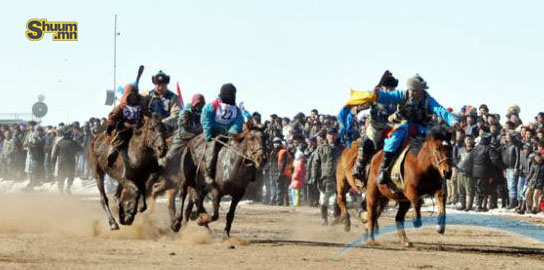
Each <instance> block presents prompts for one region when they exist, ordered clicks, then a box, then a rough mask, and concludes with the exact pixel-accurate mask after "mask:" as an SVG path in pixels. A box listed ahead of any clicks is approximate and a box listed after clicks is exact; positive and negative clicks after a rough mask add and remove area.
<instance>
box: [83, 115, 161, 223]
mask: <svg viewBox="0 0 544 270" xmlns="http://www.w3.org/2000/svg"><path fill="white" fill-rule="evenodd" d="M111 140H112V137H111V136H108V135H106V133H105V132H102V133H100V134H98V135H97V136H96V137H95V138H93V139H92V141H91V145H90V149H89V151H88V154H87V155H88V157H87V158H88V161H89V164H90V167H91V168H92V169H93V171H94V176H95V179H96V185H97V187H98V191H99V193H100V199H101V204H102V208H103V209H104V211H105V212H106V215H107V217H108V223H109V225H110V229H112V230H117V229H119V225H118V224H117V222H116V221H115V218H114V217H113V215H112V213H111V210H110V207H109V202H108V197H107V196H106V192H105V189H104V175H105V174H106V173H107V174H108V175H109V176H111V177H112V178H114V179H115V180H117V182H118V186H117V192H116V194H115V198H116V199H117V200H118V205H119V222H120V223H121V224H122V225H130V224H132V222H133V221H134V217H135V216H136V210H137V209H138V203H139V200H140V198H141V199H142V201H143V202H142V205H141V206H140V208H139V210H140V212H143V211H144V210H145V208H146V204H145V203H146V202H145V194H146V185H145V184H146V181H147V179H148V178H149V175H150V174H151V173H152V172H154V171H156V170H157V169H158V163H157V159H158V158H162V157H164V155H165V154H166V150H167V146H166V142H165V139H164V127H163V125H162V123H161V122H160V121H158V120H156V119H154V118H148V117H145V119H144V125H143V126H142V127H141V128H139V129H136V130H134V133H133V135H132V137H131V139H130V142H129V146H128V149H127V151H126V157H127V160H126V161H127V162H126V163H127V165H128V166H125V164H124V163H123V160H122V155H125V154H124V153H122V154H120V155H119V156H118V157H117V160H116V161H115V163H114V165H113V166H112V167H108V166H107V155H108V150H109V148H110V142H111ZM125 170H126V172H125ZM123 175H125V177H123Z"/></svg>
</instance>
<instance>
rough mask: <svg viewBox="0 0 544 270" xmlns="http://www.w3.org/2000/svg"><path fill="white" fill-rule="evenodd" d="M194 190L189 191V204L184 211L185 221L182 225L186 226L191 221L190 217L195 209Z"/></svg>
mask: <svg viewBox="0 0 544 270" xmlns="http://www.w3.org/2000/svg"><path fill="white" fill-rule="evenodd" d="M193 193H194V192H189V194H188V195H189V197H187V206H186V207H185V210H184V211H183V221H182V222H181V227H186V226H187V223H188V222H189V219H190V218H191V212H192V211H193V207H194V205H195V201H194V200H195V199H196V198H195V197H194V195H193Z"/></svg>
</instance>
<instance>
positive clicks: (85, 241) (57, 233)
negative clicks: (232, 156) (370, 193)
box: [0, 194, 544, 270]
mask: <svg viewBox="0 0 544 270" xmlns="http://www.w3.org/2000/svg"><path fill="white" fill-rule="evenodd" d="M227 207H228V203H223V205H222V210H223V211H226V209H227ZM238 209H239V212H238V215H237V217H236V219H235V221H234V225H233V231H232V236H233V238H231V239H230V240H227V241H222V240H221V237H220V235H221V234H220V232H221V231H222V228H223V226H224V213H222V216H221V219H220V220H219V222H218V223H214V224H212V225H211V228H212V233H210V232H208V231H207V230H206V229H204V228H201V227H198V226H196V225H194V224H191V225H190V226H189V227H188V228H186V229H185V230H183V231H182V232H181V233H178V234H174V233H171V232H170V231H169V229H168V224H167V214H166V209H165V206H164V205H163V204H158V205H156V208H155V211H154V212H153V214H151V215H149V216H144V215H140V216H139V217H138V219H137V220H136V222H135V224H134V225H133V226H131V227H122V228H121V230H120V231H115V232H111V231H109V230H108V229H107V223H106V219H105V215H104V213H103V211H102V209H101V207H100V205H99V203H98V202H97V201H92V200H84V199H83V198H81V197H68V196H65V197H61V196H59V195H37V194H25V195H20V194H19V195H5V194H2V197H1V198H0V243H1V244H0V269H121V268H126V269H129V268H130V269H182V268H183V269H312V270H317V269H349V268H353V269H395V270H397V269H542V267H543V266H542V265H544V244H542V243H540V242H537V241H535V240H531V239H527V238H523V237H521V236H518V235H514V234H510V233H507V232H503V231H498V230H488V229H482V228H476V227H466V226H457V227H456V226H449V227H448V228H447V231H446V234H445V235H438V234H437V233H435V231H434V227H424V228H422V229H418V230H408V232H407V233H408V237H409V238H410V240H412V241H413V242H414V248H411V249H403V248H400V246H399V244H398V241H397V238H396V235H395V234H394V233H390V234H386V235H384V236H382V237H380V238H379V242H380V243H381V246H379V247H367V246H365V245H362V246H359V247H356V248H353V249H350V250H347V251H345V252H343V253H342V254H340V255H339V256H338V257H337V258H333V257H334V256H335V254H337V253H338V251H339V250H341V249H342V248H343V247H344V246H345V245H346V244H347V243H350V242H352V241H354V240H356V239H357V238H359V237H360V235H361V232H362V231H363V229H362V226H361V223H360V222H359V221H357V220H353V223H354V225H353V227H352V232H350V233H345V232H343V230H342V227H341V226H335V227H321V226H320V222H319V216H318V211H317V209H313V208H306V207H302V208H297V209H296V210H293V209H291V208H283V207H269V206H262V205H250V204H243V205H240V206H239V208H238ZM392 215H393V211H389V212H388V213H387V214H386V215H385V216H384V217H383V218H382V219H381V224H382V226H385V225H386V224H390V223H391V221H392V219H391V216H392Z"/></svg>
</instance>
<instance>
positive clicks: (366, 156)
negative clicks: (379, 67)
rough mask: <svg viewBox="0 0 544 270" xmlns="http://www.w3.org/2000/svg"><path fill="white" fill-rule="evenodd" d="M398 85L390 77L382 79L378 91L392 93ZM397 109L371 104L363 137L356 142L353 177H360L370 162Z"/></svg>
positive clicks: (390, 106)
mask: <svg viewBox="0 0 544 270" xmlns="http://www.w3.org/2000/svg"><path fill="white" fill-rule="evenodd" d="M398 85H399V80H397V79H396V78H395V77H393V76H392V75H390V76H388V77H386V78H384V79H383V82H382V83H381V85H380V86H379V87H380V90H382V91H387V92H389V91H392V90H395V88H396V87H397V86H398ZM396 110H397V108H396V107H395V106H394V105H386V104H379V103H376V102H375V103H373V104H371V105H370V118H369V120H368V123H367V125H365V127H366V128H365V131H364V132H365V136H364V137H361V138H359V139H358V140H357V143H358V144H357V160H356V162H355V166H353V172H352V175H353V176H360V178H362V175H361V173H362V172H363V168H364V167H365V166H366V164H367V163H368V162H369V161H370V159H371V158H372V156H373V155H374V153H376V151H377V150H378V147H380V145H381V143H382V142H383V138H384V136H383V134H384V132H387V131H388V130H390V128H389V124H388V122H389V121H388V117H389V116H390V115H392V114H394V113H395V112H396Z"/></svg>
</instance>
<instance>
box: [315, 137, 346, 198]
mask: <svg viewBox="0 0 544 270" xmlns="http://www.w3.org/2000/svg"><path fill="white" fill-rule="evenodd" d="M342 151H343V147H342V146H341V145H334V146H332V145H330V144H328V143H324V144H322V145H320V146H319V147H318V148H317V150H316V153H315V155H316V156H315V160H314V163H313V165H312V173H313V174H314V175H319V178H317V187H318V189H319V190H321V191H325V190H331V189H334V190H336V163H337V162H338V160H339V159H340V156H341V155H342Z"/></svg>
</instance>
